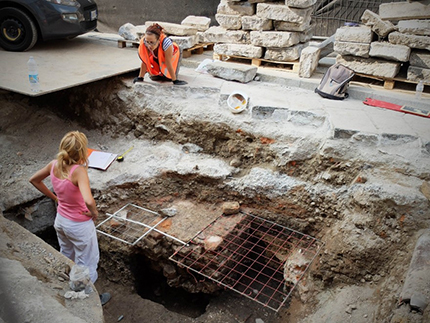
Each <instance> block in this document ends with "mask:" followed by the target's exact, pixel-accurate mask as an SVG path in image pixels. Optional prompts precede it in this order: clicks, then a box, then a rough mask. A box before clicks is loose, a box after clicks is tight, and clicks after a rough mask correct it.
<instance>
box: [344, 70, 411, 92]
mask: <svg viewBox="0 0 430 323" xmlns="http://www.w3.org/2000/svg"><path fill="white" fill-rule="evenodd" d="M352 81H353V82H358V83H366V84H372V85H380V86H383V87H384V89H386V90H392V89H394V87H396V86H399V85H405V84H407V85H409V87H411V85H412V86H413V88H412V89H413V90H414V89H415V87H414V86H416V85H417V84H418V82H416V81H410V80H408V79H406V78H405V77H394V78H384V77H379V76H374V75H367V74H360V73H356V74H355V76H354V78H353V79H352Z"/></svg>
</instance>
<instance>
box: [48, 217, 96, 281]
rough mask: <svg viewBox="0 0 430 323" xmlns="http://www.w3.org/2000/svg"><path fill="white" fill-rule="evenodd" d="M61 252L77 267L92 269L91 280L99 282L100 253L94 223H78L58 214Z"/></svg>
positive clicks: (57, 225)
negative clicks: (82, 266)
mask: <svg viewBox="0 0 430 323" xmlns="http://www.w3.org/2000/svg"><path fill="white" fill-rule="evenodd" d="M54 228H55V231H57V237H58V243H59V244H60V252H61V253H62V254H63V255H65V256H66V257H67V258H69V259H71V260H72V261H74V262H75V263H76V264H77V265H84V266H87V267H88V268H89V269H90V279H91V281H92V282H93V283H94V282H95V281H96V280H97V277H98V275H97V266H98V263H99V258H100V253H99V244H98V242H97V233H96V227H95V225H94V221H92V220H89V221H85V222H76V221H72V220H70V219H67V218H65V217H63V216H61V215H60V214H59V213H57V216H56V218H55V223H54Z"/></svg>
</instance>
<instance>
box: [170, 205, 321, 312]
mask: <svg viewBox="0 0 430 323" xmlns="http://www.w3.org/2000/svg"><path fill="white" fill-rule="evenodd" d="M225 217H226V216H224V215H223V216H221V217H219V218H217V219H216V220H215V221H214V222H213V223H212V224H210V225H209V226H208V227H206V228H205V229H203V230H202V231H201V232H200V233H199V234H197V235H196V236H195V237H194V238H193V239H192V240H191V241H190V242H189V243H188V244H187V245H185V246H183V247H182V248H180V249H179V250H177V251H176V252H175V253H174V254H173V255H172V256H171V257H170V260H172V261H174V262H176V263H177V264H178V265H179V266H180V267H185V268H188V269H190V270H192V271H194V272H196V273H198V274H200V275H202V276H204V277H206V278H209V279H211V280H213V281H215V282H217V283H218V284H220V285H222V286H224V287H226V288H229V289H231V290H233V291H236V292H238V293H240V294H241V295H244V296H246V297H248V298H250V299H252V300H254V301H256V302H258V303H260V304H262V305H264V306H267V307H269V308H271V309H272V310H275V311H278V310H279V309H280V307H281V306H282V305H283V304H284V303H285V301H286V300H287V298H288V296H290V295H291V293H292V291H293V289H294V288H295V287H296V286H297V283H298V281H299V280H300V279H301V278H302V277H303V275H304V274H305V272H306V271H307V270H308V268H309V266H310V265H311V263H312V261H313V260H314V258H315V257H316V255H317V254H318V253H319V251H320V248H321V247H322V245H323V243H322V242H321V241H319V240H317V239H315V238H313V237H311V236H308V235H305V234H302V233H300V232H297V231H294V230H291V229H289V228H286V227H283V226H281V225H278V224H276V223H274V222H271V221H268V220H265V219H262V218H260V217H257V216H254V215H251V214H247V213H243V214H242V215H241V218H240V219H239V220H238V221H237V224H236V225H235V226H234V228H233V229H232V230H230V231H229V232H228V233H227V234H226V235H225V236H223V237H222V238H223V240H222V242H221V243H220V244H219V245H218V247H217V248H216V249H215V250H210V248H208V249H209V250H207V249H205V247H204V242H202V237H204V238H205V239H207V238H208V237H210V236H211V235H212V234H213V233H214V231H215V230H213V227H215V226H219V225H217V222H220V221H222V220H223V219H224V218H225ZM290 265H292V268H293V272H287V271H288V270H289V268H290ZM284 271H285V274H284ZM286 277H287V279H286Z"/></svg>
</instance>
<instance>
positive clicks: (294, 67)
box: [213, 54, 300, 73]
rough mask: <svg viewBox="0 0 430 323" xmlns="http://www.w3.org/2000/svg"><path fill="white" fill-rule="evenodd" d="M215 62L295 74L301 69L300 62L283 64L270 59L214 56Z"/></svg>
mask: <svg viewBox="0 0 430 323" xmlns="http://www.w3.org/2000/svg"><path fill="white" fill-rule="evenodd" d="M213 59H214V60H220V61H227V62H238V63H248V64H249V63H251V65H253V66H257V67H260V66H262V67H270V68H277V69H283V70H286V71H291V72H293V73H298V72H299V69H300V62H299V61H293V62H281V61H271V60H268V59H263V58H249V57H242V56H228V55H218V54H214V55H213Z"/></svg>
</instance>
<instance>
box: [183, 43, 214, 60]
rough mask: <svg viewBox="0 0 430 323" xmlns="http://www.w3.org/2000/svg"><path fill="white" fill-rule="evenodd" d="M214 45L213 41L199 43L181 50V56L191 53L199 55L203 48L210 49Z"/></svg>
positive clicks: (184, 56) (185, 56)
mask: <svg viewBox="0 0 430 323" xmlns="http://www.w3.org/2000/svg"><path fill="white" fill-rule="evenodd" d="M213 47H214V44H213V43H199V44H197V45H194V46H193V47H191V48H186V49H184V50H183V51H182V57H183V58H188V57H190V56H191V55H193V54H197V55H201V54H203V52H204V51H205V50H212V49H213Z"/></svg>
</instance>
